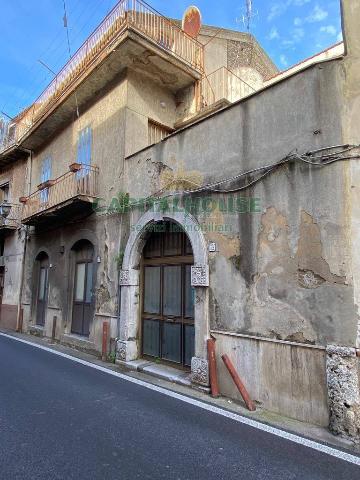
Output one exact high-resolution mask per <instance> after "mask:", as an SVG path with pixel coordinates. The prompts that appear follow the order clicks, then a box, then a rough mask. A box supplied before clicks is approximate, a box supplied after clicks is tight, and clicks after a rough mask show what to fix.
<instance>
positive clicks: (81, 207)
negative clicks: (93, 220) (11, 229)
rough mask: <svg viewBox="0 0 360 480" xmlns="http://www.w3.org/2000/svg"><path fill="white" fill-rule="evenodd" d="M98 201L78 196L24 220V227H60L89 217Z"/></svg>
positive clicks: (22, 221)
mask: <svg viewBox="0 0 360 480" xmlns="http://www.w3.org/2000/svg"><path fill="white" fill-rule="evenodd" d="M96 201H97V199H96V198H94V197H88V196H86V195H77V196H76V197H73V198H70V199H68V200H66V201H64V202H62V203H59V204H57V205H55V206H53V207H50V208H48V209H46V210H40V211H38V212H36V213H34V214H33V215H31V216H30V217H26V218H23V219H22V220H21V223H23V224H24V225H32V226H35V227H41V226H58V225H62V224H65V223H68V222H70V221H72V222H73V221H76V220H79V219H81V218H84V217H87V216H88V215H90V214H91V213H92V212H93V211H94V204H95V203H96Z"/></svg>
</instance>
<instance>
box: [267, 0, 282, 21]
mask: <svg viewBox="0 0 360 480" xmlns="http://www.w3.org/2000/svg"><path fill="white" fill-rule="evenodd" d="M286 9H287V4H286V3H285V2H284V3H274V4H273V5H271V8H270V12H269V15H268V17H267V19H268V22H270V21H271V20H273V19H274V18H276V17H279V16H280V15H282V14H283V13H284V12H285V10H286Z"/></svg>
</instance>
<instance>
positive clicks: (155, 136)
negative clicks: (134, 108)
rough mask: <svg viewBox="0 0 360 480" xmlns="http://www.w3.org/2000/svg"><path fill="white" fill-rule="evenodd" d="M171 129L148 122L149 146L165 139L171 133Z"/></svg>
mask: <svg viewBox="0 0 360 480" xmlns="http://www.w3.org/2000/svg"><path fill="white" fill-rule="evenodd" d="M171 131H172V130H171V128H169V127H166V126H165V125H160V124H159V123H156V122H153V121H152V120H149V123H148V142H149V145H152V144H153V143H158V142H160V141H161V140H163V139H164V138H165V137H167V136H168V135H169V134H170V133H171Z"/></svg>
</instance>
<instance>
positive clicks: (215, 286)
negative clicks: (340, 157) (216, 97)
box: [125, 63, 356, 346]
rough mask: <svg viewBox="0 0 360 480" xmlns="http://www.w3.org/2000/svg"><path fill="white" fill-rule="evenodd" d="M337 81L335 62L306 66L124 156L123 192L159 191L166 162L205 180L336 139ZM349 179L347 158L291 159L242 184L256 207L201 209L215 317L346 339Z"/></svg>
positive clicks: (270, 330) (350, 317) (297, 336)
mask: <svg viewBox="0 0 360 480" xmlns="http://www.w3.org/2000/svg"><path fill="white" fill-rule="evenodd" d="M337 81H338V71H337V68H336V64H335V63H327V64H323V65H321V66H315V67H311V68H309V69H307V70H305V71H304V72H302V73H299V74H297V75H295V76H294V77H292V78H291V79H288V80H287V81H286V82H282V83H279V84H277V85H275V86H273V87H272V88H271V89H268V90H264V91H263V92H261V93H259V94H257V95H254V96H253V97H251V98H249V99H247V100H245V101H242V102H240V103H239V104H237V105H234V106H233V107H231V108H228V109H226V110H225V111H223V112H221V113H220V114H217V115H214V116H211V117H210V118H208V119H207V120H205V121H202V122H199V123H198V124H196V125H194V126H192V127H190V128H188V129H185V130H184V131H182V132H180V133H178V134H176V135H173V136H171V137H170V138H168V139H167V140H166V141H165V142H162V143H161V144H158V145H156V146H154V147H152V148H149V149H146V150H145V151H143V152H140V153H139V154H136V155H134V156H131V157H129V158H128V159H127V160H126V165H125V168H126V174H127V178H128V191H129V193H130V195H131V196H133V197H135V198H138V197H144V196H146V195H148V194H152V193H155V192H156V191H158V190H159V188H160V184H161V182H160V180H161V179H159V178H158V177H159V175H160V176H161V175H162V172H163V171H167V172H172V174H174V175H176V173H177V172H179V171H180V170H181V169H184V170H185V171H186V172H188V173H189V172H190V175H192V174H194V172H195V173H197V174H198V175H200V176H201V178H202V182H203V183H206V182H211V181H214V180H215V179H221V178H224V177H228V176H231V175H234V174H238V173H239V172H242V171H246V170H248V169H251V168H255V167H258V166H261V165H267V164H271V163H275V162H277V161H279V160H280V159H281V158H282V157H283V156H285V155H286V154H287V153H288V152H289V151H292V150H294V149H298V150H299V151H301V152H305V151H308V150H309V149H315V148H319V147H322V146H325V145H334V144H337V143H341V125H340V120H339V117H338V115H336V112H338V111H339V103H338V102H339V91H338V88H337ZM295 92H296V95H295ZM289 105H291V108H289ZM330 112H331V113H330ZM318 130H320V131H321V133H320V134H314V132H316V131H318ZM158 165H162V170H161V171H160V170H157V168H158ZM191 172H193V173H191ZM346 187H347V183H346V178H345V175H344V165H343V164H340V163H338V164H334V165H332V166H329V167H326V168H323V169H315V168H311V167H309V166H308V165H304V164H302V165H300V164H296V165H288V166H284V167H281V168H280V169H279V170H278V171H277V172H276V173H273V174H271V175H270V176H269V177H267V178H266V179H264V180H263V181H261V182H259V183H258V184H257V185H256V186H255V187H254V188H252V189H251V190H249V191H247V192H246V193H245V194H244V193H243V194H242V196H244V195H249V196H251V197H252V198H258V199H259V205H260V210H261V211H260V212H258V213H244V214H236V212H235V213H226V212H221V211H219V209H217V210H216V211H213V212H211V213H210V214H207V215H205V214H204V213H203V212H202V213H198V215H197V217H198V220H199V222H200V223H203V224H204V228H205V229H207V230H211V231H207V232H206V237H207V239H208V240H209V241H215V242H217V244H218V247H219V248H218V250H219V251H218V253H216V254H211V256H210V257H211V259H210V280H211V281H210V298H211V302H210V303H211V312H210V314H211V326H212V328H216V329H225V330H229V331H235V332H239V333H246V334H251V335H259V336H265V337H270V338H276V339H282V340H289V341H298V342H301V343H309V344H319V345H323V346H326V345H327V344H328V343H339V344H343V345H353V342H354V335H355V331H356V319H355V311H354V306H353V286H352V279H351V270H350V260H351V255H350V245H349V239H348V236H347V232H346V226H347V217H346V210H345V205H344V202H343V196H344V192H345V189H346ZM219 197H221V198H223V196H220V195H218V196H213V199H214V200H215V201H218V200H219ZM137 215H138V214H137V213H136V212H135V213H133V218H132V219H131V222H135V220H136V216H137ZM207 226H208V227H207ZM216 226H217V227H219V228H218V231H214V228H215V229H216V228H217V227H216ZM220 227H221V228H220ZM219 229H220V230H222V231H220V230H219Z"/></svg>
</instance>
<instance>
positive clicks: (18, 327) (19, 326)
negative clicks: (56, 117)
mask: <svg viewBox="0 0 360 480" xmlns="http://www.w3.org/2000/svg"><path fill="white" fill-rule="evenodd" d="M23 150H24V151H25V152H27V153H29V155H30V165H29V172H28V184H27V196H29V195H30V193H31V175H32V160H33V152H32V150H28V149H26V148H23ZM28 235H29V227H28V225H25V238H24V249H23V256H22V260H21V270H20V288H19V298H18V308H17V315H16V331H17V332H19V331H21V330H22V319H21V299H22V294H23V289H24V273H25V257H26V247H27V241H28Z"/></svg>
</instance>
